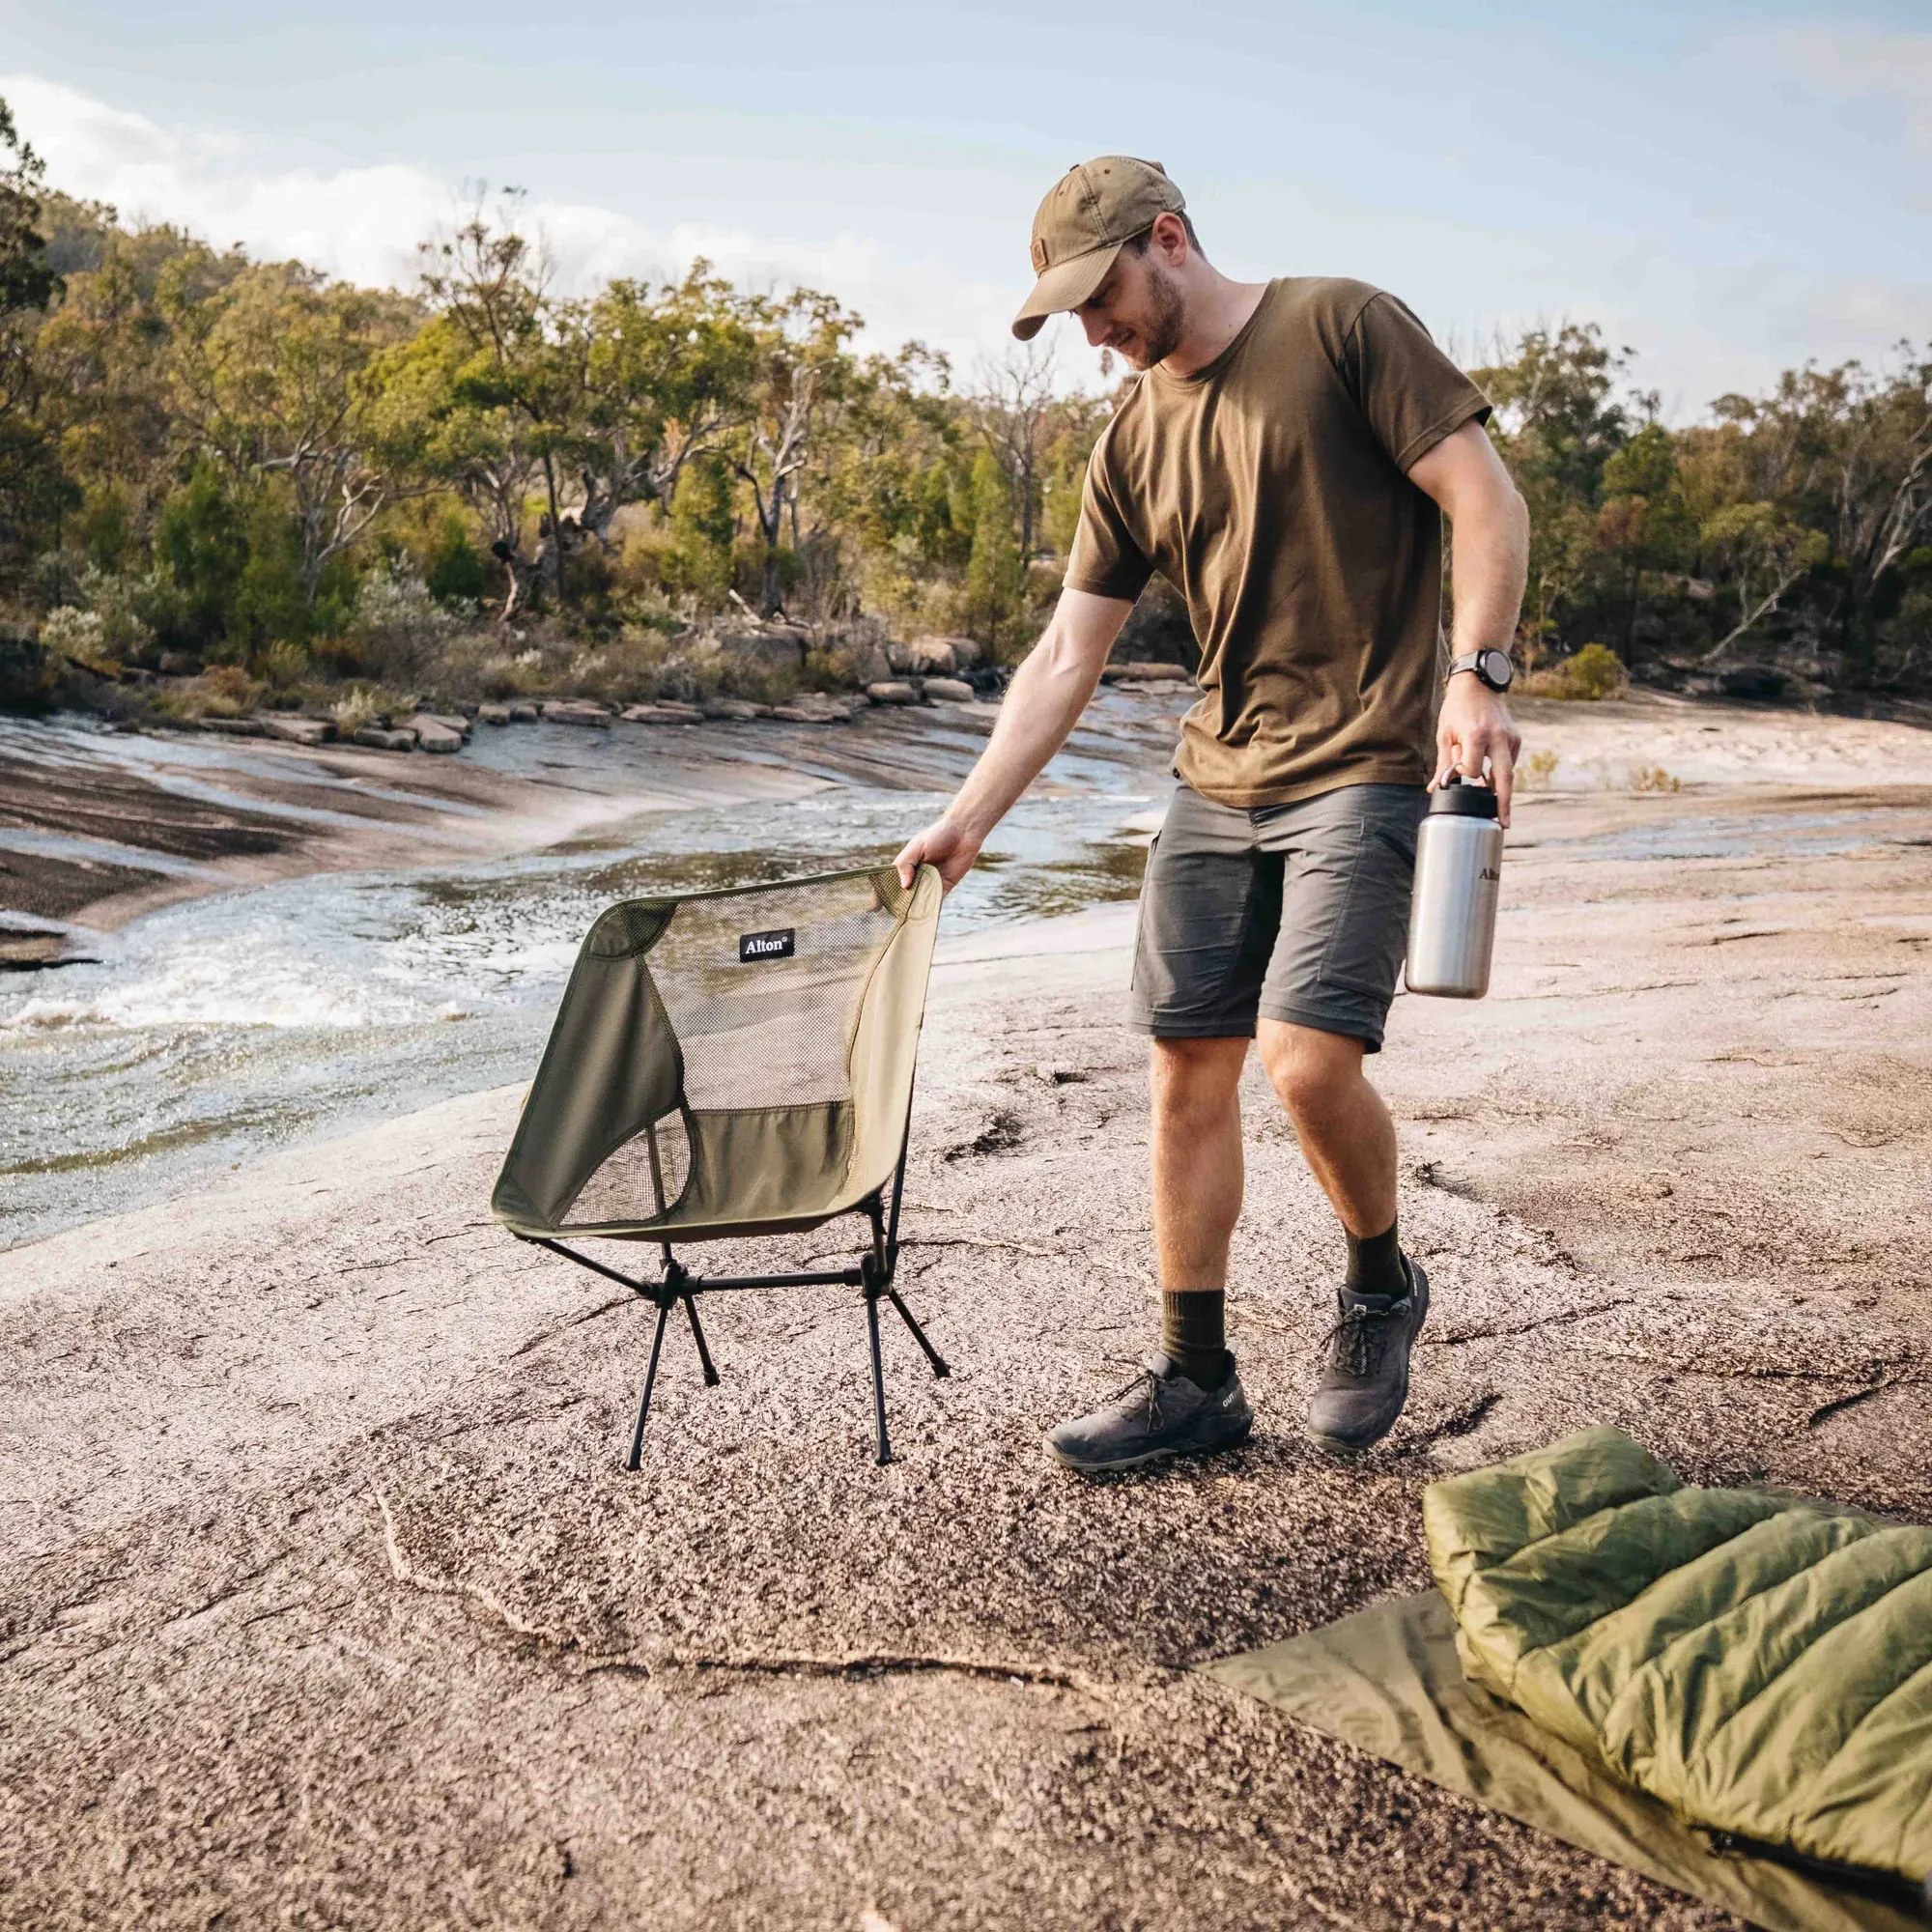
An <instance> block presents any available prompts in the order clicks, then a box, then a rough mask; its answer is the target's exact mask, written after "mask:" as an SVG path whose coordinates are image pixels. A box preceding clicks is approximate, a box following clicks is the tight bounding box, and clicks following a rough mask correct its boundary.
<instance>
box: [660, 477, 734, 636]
mask: <svg viewBox="0 0 1932 1932" xmlns="http://www.w3.org/2000/svg"><path fill="white" fill-rule="evenodd" d="M732 496H733V493H732V478H731V470H730V467H729V466H728V464H727V463H726V462H725V458H724V457H723V456H722V455H721V454H719V453H717V452H716V451H707V452H706V453H705V454H704V455H702V456H700V457H698V458H697V459H696V462H694V463H692V464H690V465H689V466H688V467H687V468H686V469H685V471H684V474H683V475H682V476H681V477H680V478H679V479H678V483H677V494H676V495H675V496H674V497H672V499H671V512H670V532H671V548H670V551H669V554H668V557H667V559H666V568H665V582H666V585H667V587H668V588H669V589H671V590H674V591H682V592H684V593H685V594H686V595H688V596H690V597H691V598H693V599H694V600H695V601H696V604H697V605H698V607H699V608H700V609H703V610H716V609H718V607H719V606H720V605H722V604H723V603H724V602H725V593H726V592H727V591H728V590H729V589H730V588H731V576H732V550H733V546H734V545H735V543H736V541H737V535H738V517H737V511H736V508H735V505H734V503H733V500H732Z"/></svg>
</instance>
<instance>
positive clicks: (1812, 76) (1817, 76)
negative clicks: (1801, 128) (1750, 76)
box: [1770, 27, 1932, 147]
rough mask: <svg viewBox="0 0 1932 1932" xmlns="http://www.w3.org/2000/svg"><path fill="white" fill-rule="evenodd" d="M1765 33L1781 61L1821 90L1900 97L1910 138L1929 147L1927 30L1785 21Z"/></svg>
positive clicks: (1930, 47)
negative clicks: (1903, 31)
mask: <svg viewBox="0 0 1932 1932" xmlns="http://www.w3.org/2000/svg"><path fill="white" fill-rule="evenodd" d="M1770 38H1771V42H1772V44H1773V46H1774V47H1775V48H1776V52H1777V55H1778V57H1779V59H1780V61H1781V63H1782V64H1783V65H1784V66H1785V67H1787V68H1789V69H1790V71H1792V72H1793V73H1795V74H1797V75H1799V76H1800V77H1801V78H1803V79H1804V80H1807V81H1809V82H1810V83H1811V84H1812V86H1814V87H1816V88H1818V89H1819V90H1821V91H1822V92H1824V93H1827V94H1834V95H1838V96H1840V97H1842V98H1846V99H1860V98H1862V97H1868V96H1873V95H1876V96H1879V97H1881V98H1887V99H1896V100H1898V101H1900V102H1902V103H1903V105H1904V107H1905V110H1906V113H1907V116H1908V118H1909V120H1910V122H1911V126H1912V131H1913V135H1914V137H1915V139H1916V140H1917V141H1918V143H1919V145H1920V146H1923V147H1932V34H1889V33H1886V32H1884V31H1882V30H1881V29H1879V28H1877V27H1787V28H1784V29H1783V30H1781V31H1780V32H1778V33H1776V34H1774V35H1772V36H1771V37H1770Z"/></svg>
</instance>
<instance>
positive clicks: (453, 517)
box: [423, 510, 489, 604]
mask: <svg viewBox="0 0 1932 1932" xmlns="http://www.w3.org/2000/svg"><path fill="white" fill-rule="evenodd" d="M423 582H424V583H425V584H427V585H428V587H429V593H430V595H431V596H432V597H435V598H437V599H438V600H439V601H440V602H442V603H450V602H452V601H456V600H461V601H462V602H464V603H467V604H479V603H481V602H482V600H483V598H484V595H485V594H486V592H487V589H488V584H489V576H488V572H487V571H486V570H485V568H484V563H483V554H482V553H481V552H480V551H479V550H478V549H477V548H476V544H475V541H474V539H473V537H472V536H471V534H470V529H469V522H468V521H467V519H466V518H465V517H464V516H463V514H462V512H461V511H458V510H445V511H444V512H443V514H442V515H441V516H440V517H439V518H438V519H437V521H436V523H435V525H434V526H432V528H431V530H430V534H429V542H428V544H427V546H426V547H425V554H424V557H423Z"/></svg>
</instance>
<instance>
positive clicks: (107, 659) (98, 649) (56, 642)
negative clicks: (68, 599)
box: [41, 604, 121, 677]
mask: <svg viewBox="0 0 1932 1932" xmlns="http://www.w3.org/2000/svg"><path fill="white" fill-rule="evenodd" d="M41 646H42V648H43V650H45V651H46V652H47V653H48V654H49V656H52V657H56V658H65V659H66V660H67V662H68V663H69V664H71V665H78V666H79V667H80V668H81V669H82V670H86V671H92V672H93V673H94V675H95V676H96V677H119V676H120V674H121V666H120V663H119V661H118V660H117V659H115V658H113V657H111V656H110V655H109V654H108V650H107V627H106V625H105V624H104V623H102V621H101V619H100V616H99V612H98V611H83V610H82V609H81V608H80V606H79V605H77V604H63V605H62V606H61V607H60V608H59V610H57V611H48V612H47V614H46V616H45V618H44V619H43V621H42V624H41Z"/></svg>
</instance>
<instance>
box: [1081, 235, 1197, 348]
mask: <svg viewBox="0 0 1932 1932" xmlns="http://www.w3.org/2000/svg"><path fill="white" fill-rule="evenodd" d="M1075 313H1076V314H1077V315H1078V316H1079V318H1080V323H1081V327H1083V328H1085V329H1086V331H1087V340H1088V341H1089V342H1090V343H1092V344H1093V346H1094V348H1095V349H1111V350H1112V351H1113V352H1114V353H1115V355H1120V356H1123V357H1124V358H1125V360H1126V362H1127V365H1128V366H1129V367H1130V368H1133V369H1151V368H1152V367H1153V365H1154V364H1155V363H1156V362H1160V361H1164V360H1165V359H1166V358H1167V357H1168V356H1169V355H1172V354H1173V353H1174V351H1175V350H1176V349H1177V348H1179V344H1180V338H1181V336H1182V335H1183V334H1184V333H1185V332H1186V314H1187V307H1186V301H1185V298H1183V297H1182V295H1181V293H1180V285H1179V282H1178V281H1177V280H1176V279H1175V276H1174V273H1173V270H1170V269H1169V268H1168V266H1167V264H1166V263H1165V262H1163V261H1162V260H1161V259H1160V257H1159V256H1158V254H1156V253H1155V251H1154V250H1153V249H1151V248H1149V249H1147V250H1145V251H1144V252H1142V253H1138V254H1137V253H1135V252H1134V250H1133V249H1131V248H1123V249H1122V251H1121V255H1120V259H1119V260H1118V261H1116V262H1115V264H1114V266H1113V268H1112V270H1110V271H1109V273H1108V275H1107V279H1106V280H1105V281H1104V282H1102V283H1101V284H1100V286H1099V288H1098V289H1097V290H1095V291H1094V295H1093V296H1092V297H1091V298H1089V299H1088V300H1087V301H1086V302H1084V303H1083V304H1082V305H1081V306H1080V307H1079V308H1078V309H1077V310H1076V311H1075Z"/></svg>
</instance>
